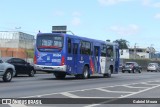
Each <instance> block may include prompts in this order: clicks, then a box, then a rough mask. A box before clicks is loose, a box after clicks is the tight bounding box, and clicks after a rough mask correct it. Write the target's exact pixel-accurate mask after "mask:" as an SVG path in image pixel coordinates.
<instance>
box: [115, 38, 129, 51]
mask: <svg viewBox="0 0 160 107" xmlns="http://www.w3.org/2000/svg"><path fill="white" fill-rule="evenodd" d="M114 42H116V43H118V44H119V49H128V47H129V42H128V41H127V40H125V39H117V40H115V41H114Z"/></svg>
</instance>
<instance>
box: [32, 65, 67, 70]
mask: <svg viewBox="0 0 160 107" xmlns="http://www.w3.org/2000/svg"><path fill="white" fill-rule="evenodd" d="M66 68H67V66H66V65H63V66H44V65H36V64H35V65H34V69H35V70H36V71H64V72H65V71H66Z"/></svg>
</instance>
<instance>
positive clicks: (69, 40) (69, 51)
mask: <svg viewBox="0 0 160 107" xmlns="http://www.w3.org/2000/svg"><path fill="white" fill-rule="evenodd" d="M71 48H72V47H71V39H69V38H68V53H71Z"/></svg>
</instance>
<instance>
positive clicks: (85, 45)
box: [80, 41, 91, 55]
mask: <svg viewBox="0 0 160 107" xmlns="http://www.w3.org/2000/svg"><path fill="white" fill-rule="evenodd" d="M80 54H86V55H90V54H91V43H90V42H86V41H82V42H81V49H80Z"/></svg>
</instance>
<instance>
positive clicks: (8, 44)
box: [0, 31, 35, 58]
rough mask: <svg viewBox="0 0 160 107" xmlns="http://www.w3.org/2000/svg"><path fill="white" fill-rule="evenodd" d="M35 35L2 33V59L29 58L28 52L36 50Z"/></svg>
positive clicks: (13, 32)
mask: <svg viewBox="0 0 160 107" xmlns="http://www.w3.org/2000/svg"><path fill="white" fill-rule="evenodd" d="M34 41H35V39H34V35H30V34H27V33H23V32H18V31H0V56H1V57H20V58H26V57H27V50H33V49H34V45H33V44H34Z"/></svg>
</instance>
